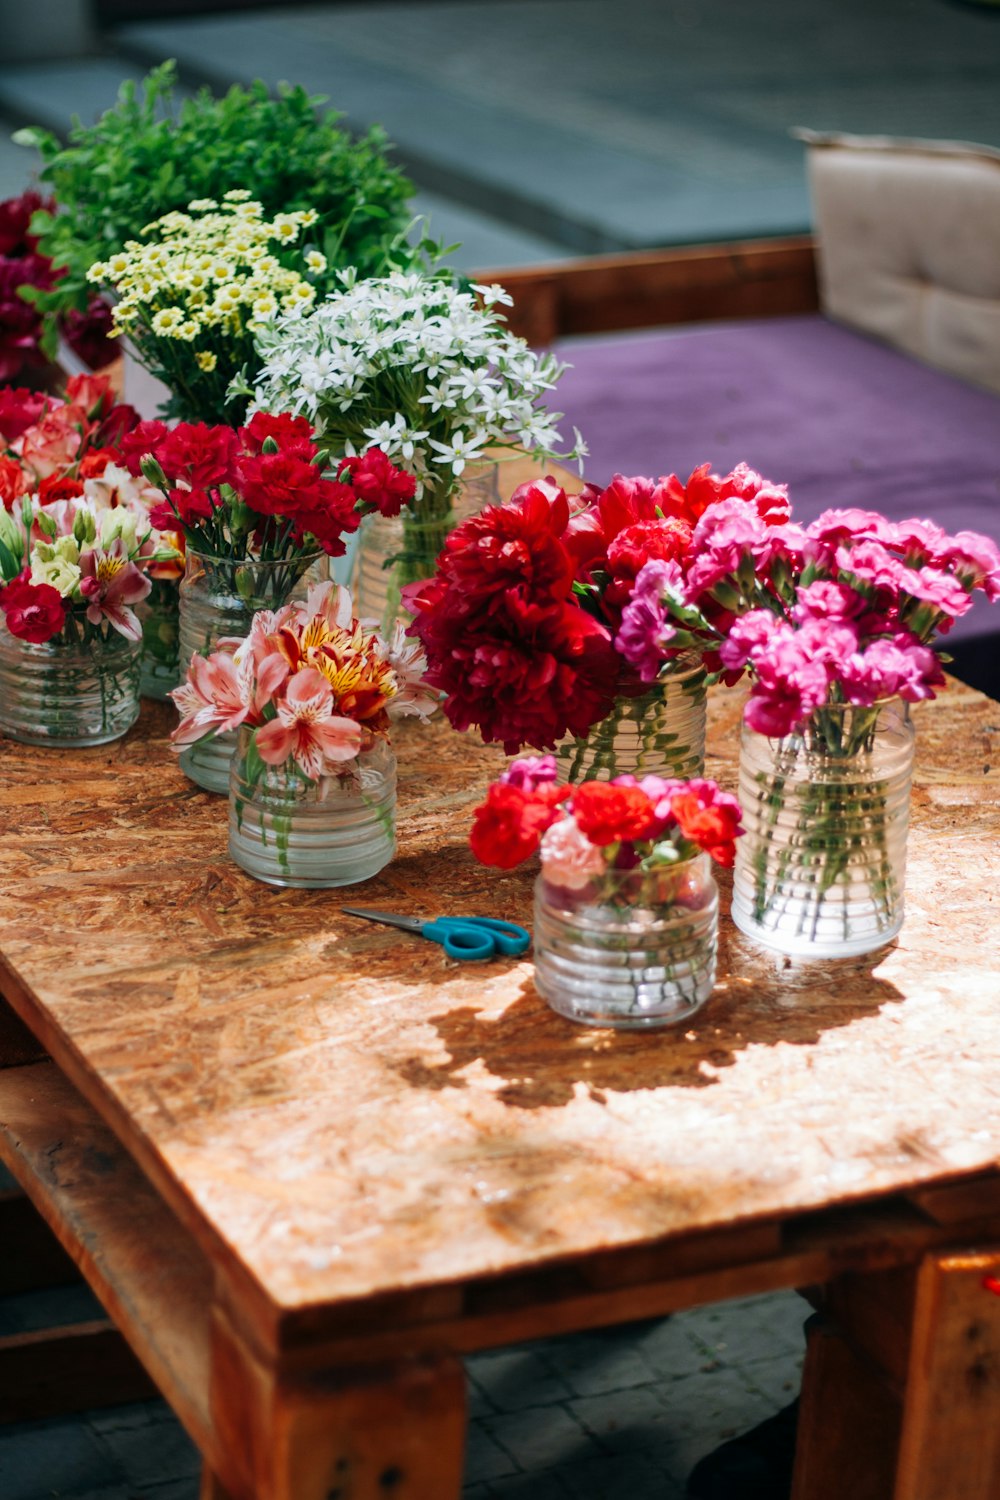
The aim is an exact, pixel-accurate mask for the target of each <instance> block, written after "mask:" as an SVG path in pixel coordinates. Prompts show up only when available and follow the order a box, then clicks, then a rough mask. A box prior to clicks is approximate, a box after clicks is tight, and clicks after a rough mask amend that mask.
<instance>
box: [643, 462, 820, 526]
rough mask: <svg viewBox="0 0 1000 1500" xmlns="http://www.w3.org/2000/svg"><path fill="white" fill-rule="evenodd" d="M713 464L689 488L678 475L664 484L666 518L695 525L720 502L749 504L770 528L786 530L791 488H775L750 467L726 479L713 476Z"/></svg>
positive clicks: (694, 475) (700, 469)
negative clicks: (784, 527)
mask: <svg viewBox="0 0 1000 1500" xmlns="http://www.w3.org/2000/svg"><path fill="white" fill-rule="evenodd" d="M711 469H712V465H711V464H710V463H706V464H700V465H699V466H698V468H697V469H695V470H694V472H693V473H692V474H691V476H690V477H689V479H688V482H687V484H686V485H685V484H681V482H680V480H679V479H678V477H677V475H676V474H671V475H670V476H669V478H667V479H664V480H661V481H660V482H661V484H662V486H663V494H664V499H665V503H664V504H663V505H662V506H661V509H662V510H663V513H664V515H674V516H680V517H682V518H683V519H684V520H687V521H690V522H691V523H692V524H693V523H694V522H695V521H697V520H698V519H699V517H700V516H703V515H704V513H705V511H706V510H708V508H709V506H710V505H717V504H718V503H719V501H720V500H745V501H746V502H747V503H748V504H753V505H754V507H755V508H756V510H757V512H758V514H759V515H760V517H761V519H762V520H764V521H766V522H767V524H768V525H769V526H782V525H784V523H785V522H786V521H787V520H789V518H790V516H791V510H790V508H789V504H788V487H787V485H784V484H772V483H771V481H770V480H769V479H763V478H762V477H761V476H760V475H759V474H757V473H755V472H754V470H753V469H751V468H748V466H747V465H746V464H737V466H736V468H735V469H733V470H732V472H731V473H729V474H727V475H726V476H725V478H722V479H720V477H719V475H718V474H713V473H712V472H711Z"/></svg>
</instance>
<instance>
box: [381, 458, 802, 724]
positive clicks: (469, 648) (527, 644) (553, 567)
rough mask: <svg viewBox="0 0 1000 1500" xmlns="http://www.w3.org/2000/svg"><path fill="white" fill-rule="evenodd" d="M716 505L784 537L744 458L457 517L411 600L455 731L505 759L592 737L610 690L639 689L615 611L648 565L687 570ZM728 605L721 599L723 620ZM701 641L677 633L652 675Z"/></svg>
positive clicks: (775, 504) (780, 514)
mask: <svg viewBox="0 0 1000 1500" xmlns="http://www.w3.org/2000/svg"><path fill="white" fill-rule="evenodd" d="M719 511H727V512H728V511H735V512H737V513H740V514H743V513H745V514H746V515H748V516H752V517H753V518H754V520H755V522H756V523H757V524H759V525H760V527H762V528H764V529H766V530H770V529H772V528H773V529H775V530H777V531H780V528H781V527H782V526H783V525H784V523H785V522H786V521H787V519H788V514H789V511H788V497H787V493H786V491H785V488H784V486H782V485H773V484H771V483H770V482H769V481H767V480H764V479H762V478H761V477H760V475H758V474H755V473H754V472H753V471H752V470H750V469H748V468H747V467H746V465H740V466H739V468H737V469H735V470H733V472H732V473H731V474H728V475H726V476H725V477H724V478H720V477H719V476H718V475H715V474H712V473H711V472H710V468H709V465H708V464H703V465H702V466H701V467H700V468H698V469H696V470H695V472H694V473H693V474H692V475H691V476H690V478H689V479H688V481H687V483H686V484H682V483H681V481H680V480H679V479H678V478H677V476H676V475H673V474H672V475H670V476H669V477H667V478H664V479H660V480H657V481H656V482H654V481H652V480H650V479H643V478H626V477H624V476H623V475H620V474H619V475H616V476H615V478H614V479H613V480H612V482H611V484H610V485H609V486H608V487H607V488H606V489H604V490H597V489H596V488H594V487H593V486H587V487H586V488H585V489H584V490H583V491H582V492H581V494H579V495H577V496H573V497H569V496H567V495H566V493H565V491H564V490H563V489H561V488H560V487H559V486H558V485H557V484H556V483H555V482H554V481H553V480H551V479H549V480H542V481H540V482H537V483H533V484H528V485H522V486H521V488H520V489H518V490H517V491H516V492H515V494H514V495H513V496H512V498H511V500H510V502H509V503H508V504H506V505H503V506H491V507H488V508H487V509H486V510H484V511H483V512H481V513H480V514H479V515H477V516H473V517H472V518H471V519H470V520H468V521H465V522H463V524H462V525H461V526H459V527H457V528H456V529H455V530H454V531H453V532H452V533H451V535H450V536H449V537H448V538H447V541H446V542H445V546H444V550H443V551H442V553H441V556H440V557H439V559H438V566H437V572H436V575H435V576H434V577H433V578H432V579H430V580H429V581H427V582H424V583H419V584H414V585H412V586H411V587H410V588H409V589H408V590H407V591H406V598H405V602H406V605H407V608H408V609H410V610H411V611H412V613H413V617H414V618H413V624H412V626H411V633H412V634H414V635H416V636H417V637H419V639H420V641H421V643H422V645H423V647H424V650H425V652H426V655H427V660H428V675H427V681H428V682H429V683H430V684H431V685H432V686H434V687H437V688H439V689H441V690H442V691H443V692H444V693H445V695H446V696H445V701H444V711H445V713H446V714H447V716H448V718H449V719H450V720H451V722H452V724H454V726H455V727H456V729H463V730H464V729H468V728H470V727H471V726H472V725H476V726H477V727H478V728H479V729H480V730H481V732H482V735H483V738H484V739H485V740H499V741H500V742H501V743H502V744H503V745H504V748H505V749H506V750H507V751H508V752H509V753H513V752H515V751H517V750H519V749H521V748H522V747H523V746H525V745H531V746H535V747H537V748H540V749H542V748H551V747H553V746H554V745H555V744H556V743H557V742H558V741H559V740H560V739H562V738H563V736H565V735H567V734H570V735H573V736H575V737H578V738H583V737H584V736H586V735H587V734H588V732H589V731H590V730H591V729H592V727H593V726H594V725H595V724H597V723H598V722H599V721H600V720H601V719H603V718H604V717H605V716H606V715H607V714H608V713H609V711H610V709H611V707H612V704H613V702H614V701H615V699H616V698H618V697H620V696H623V695H624V696H630V695H638V694H641V693H645V692H646V691H647V690H648V689H647V687H646V686H645V685H644V684H643V683H641V682H640V680H639V677H638V674H637V672H636V670H635V667H634V666H633V663H632V661H631V660H630V659H628V658H626V657H625V656H624V655H623V653H622V651H621V650H620V648H619V646H618V644H617V638H618V636H619V633H620V630H621V627H622V611H623V609H624V608H625V607H626V605H627V604H628V603H629V601H630V599H631V597H632V593H633V590H634V588H635V583H636V579H637V577H638V575H639V574H640V572H641V571H642V569H643V567H644V566H646V565H647V564H648V563H650V562H656V563H659V564H662V565H663V566H665V567H667V568H669V569H670V570H671V576H676V577H678V578H681V579H683V578H685V577H686V576H687V574H688V572H689V571H690V570H691V569H692V568H693V567H694V566H695V565H696V561H697V556H698V544H697V539H696V533H697V528H698V526H699V525H700V524H702V522H703V520H704V518H705V517H706V516H709V515H712V514H714V513H716V512H719ZM733 602H734V603H735V602H736V601H733ZM727 613H728V611H727V610H726V609H725V608H722V607H720V612H719V623H720V625H721V624H723V623H724V621H725V618H726V615H727ZM730 618H734V616H732V615H730ZM715 644H716V643H715V642H714V641H713V642H711V643H709V642H706V643H705V646H706V652H705V655H704V658H703V659H704V666H705V668H706V670H709V671H711V670H717V668H718V661H717V654H716V653H715V649H714V648H715ZM696 645H697V642H696V638H695V637H694V636H693V635H692V636H690V637H688V636H685V635H684V634H683V633H680V634H679V635H678V637H677V638H676V640H675V641H674V642H673V643H672V645H671V647H670V648H669V649H668V650H667V651H665V652H664V653H663V654H662V655H661V657H660V659H659V664H658V667H657V672H658V673H659V672H663V673H666V672H669V670H670V663H671V661H672V660H674V659H676V658H679V657H681V656H683V655H685V654H687V653H689V652H690V651H691V649H692V647H694V646H696ZM655 675H656V674H654V677H655Z"/></svg>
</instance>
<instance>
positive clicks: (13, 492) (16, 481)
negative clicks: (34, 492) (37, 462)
mask: <svg viewBox="0 0 1000 1500" xmlns="http://www.w3.org/2000/svg"><path fill="white" fill-rule="evenodd" d="M28 488H29V486H28V481H27V478H26V476H25V473H24V470H23V469H22V468H21V465H20V464H19V463H18V462H17V459H16V458H7V457H6V456H4V457H0V500H2V501H3V503H4V506H5V507H6V509H7V510H12V509H13V507H14V501H15V500H20V498H21V496H22V495H26V494H27V493H28Z"/></svg>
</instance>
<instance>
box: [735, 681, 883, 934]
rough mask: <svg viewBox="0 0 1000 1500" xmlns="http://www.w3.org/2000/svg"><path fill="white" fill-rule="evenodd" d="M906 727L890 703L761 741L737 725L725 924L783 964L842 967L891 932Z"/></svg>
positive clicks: (822, 715)
mask: <svg viewBox="0 0 1000 1500" xmlns="http://www.w3.org/2000/svg"><path fill="white" fill-rule="evenodd" d="M912 769H913V725H912V723H911V722H910V717H909V710H908V707H907V705H906V704H905V703H902V702H901V701H900V700H899V699H893V700H892V701H890V702H885V703H878V704H875V705H873V706H872V707H870V708H859V707H854V706H851V705H841V704H837V705H828V706H827V707H825V708H821V709H817V710H816V711H815V713H813V715H812V716H811V718H810V719H809V720H808V721H807V722H806V723H805V725H804V726H803V727H802V729H801V730H800V731H799V732H798V733H796V734H790V735H786V736H785V737H784V738H783V739H768V738H767V736H766V735H762V734H757V733H755V731H754V730H752V729H750V728H748V727H747V725H745V724H744V726H743V736H742V743H741V749H740V782H739V797H740V803H741V804H742V807H743V822H744V826H745V829H746V831H745V833H744V835H743V837H742V838H741V839H739V840H738V841H737V845H736V865H735V868H734V871H733V906H732V915H733V921H734V922H735V923H736V925H737V927H738V928H739V929H740V931H741V932H745V933H746V934H747V935H748V936H749V937H752V938H755V939H756V940H757V941H758V942H760V943H764V944H766V946H767V947H769V948H775V949H777V950H778V951H779V952H780V953H785V954H788V955H790V956H792V957H794V958H846V957H850V956H852V955H856V954H860V953H867V952H869V951H870V950H871V949H873V948H878V947H881V945H882V944H883V943H887V942H888V941H889V940H890V938H893V937H895V935H896V933H897V932H898V931H899V929H900V927H901V926H902V925H903V885H904V878H905V872H906V835H907V829H908V827H909V812H910V779H911V774H912Z"/></svg>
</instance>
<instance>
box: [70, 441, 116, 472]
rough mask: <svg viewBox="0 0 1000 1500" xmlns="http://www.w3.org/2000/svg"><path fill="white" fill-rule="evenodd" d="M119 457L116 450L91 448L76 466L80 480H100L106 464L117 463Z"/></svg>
mask: <svg viewBox="0 0 1000 1500" xmlns="http://www.w3.org/2000/svg"><path fill="white" fill-rule="evenodd" d="M120 457H121V455H120V454H119V452H118V450H117V448H91V449H90V451H89V453H85V454H84V455H83V457H82V458H81V460H80V462H79V464H78V465H77V469H76V472H77V474H78V475H79V477H80V478H81V479H100V477H101V475H102V474H103V473H104V471H105V469H106V468H107V467H108V464H112V463H117V462H118V460H119V458H120Z"/></svg>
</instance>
